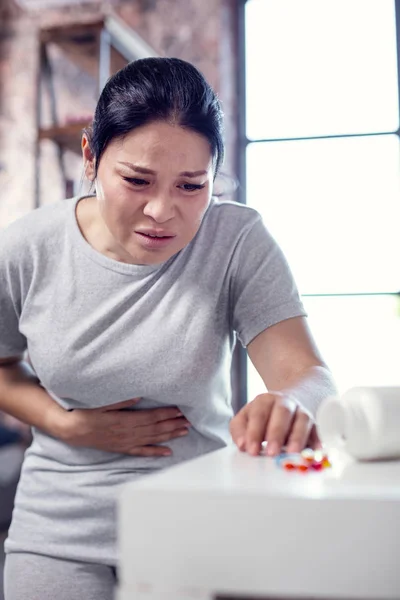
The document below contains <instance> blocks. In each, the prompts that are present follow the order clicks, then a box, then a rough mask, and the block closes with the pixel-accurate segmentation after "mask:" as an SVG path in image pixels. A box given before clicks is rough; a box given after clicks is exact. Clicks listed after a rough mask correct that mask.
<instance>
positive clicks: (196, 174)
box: [119, 161, 207, 177]
mask: <svg viewBox="0 0 400 600" xmlns="http://www.w3.org/2000/svg"><path fill="white" fill-rule="evenodd" d="M119 164H120V165H125V166H126V167H129V168H130V169H132V171H136V172H137V173H142V174H143V175H156V174H157V173H156V172H155V171H153V170H152V169H146V168H145V167H139V165H134V164H133V163H130V162H124V161H119ZM179 175H181V176H183V177H199V176H200V175H207V171H182V173H179Z"/></svg>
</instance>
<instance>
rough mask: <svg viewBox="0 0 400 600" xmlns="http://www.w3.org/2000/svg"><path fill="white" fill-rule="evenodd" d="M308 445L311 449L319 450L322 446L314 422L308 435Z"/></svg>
mask: <svg viewBox="0 0 400 600" xmlns="http://www.w3.org/2000/svg"><path fill="white" fill-rule="evenodd" d="M308 446H309V447H310V448H311V449H312V450H321V448H322V443H321V440H320V439H319V437H318V432H317V427H316V425H315V423H314V425H313V426H312V427H311V431H310V435H309V437H308Z"/></svg>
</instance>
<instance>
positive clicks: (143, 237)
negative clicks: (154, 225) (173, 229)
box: [135, 231, 176, 248]
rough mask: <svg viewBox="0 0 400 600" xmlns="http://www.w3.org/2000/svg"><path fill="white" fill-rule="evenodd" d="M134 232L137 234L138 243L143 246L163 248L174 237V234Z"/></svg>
mask: <svg viewBox="0 0 400 600" xmlns="http://www.w3.org/2000/svg"><path fill="white" fill-rule="evenodd" d="M135 234H136V235H137V236H138V241H139V242H140V244H141V245H142V246H144V247H145V248H164V247H165V246H168V245H169V244H170V243H171V242H172V240H174V239H175V237H176V236H175V235H167V234H163V233H158V232H157V233H156V232H154V233H153V232H144V231H135Z"/></svg>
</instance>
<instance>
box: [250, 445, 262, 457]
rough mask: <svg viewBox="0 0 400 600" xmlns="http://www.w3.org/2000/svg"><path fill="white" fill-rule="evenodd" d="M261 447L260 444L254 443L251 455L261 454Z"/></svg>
mask: <svg viewBox="0 0 400 600" xmlns="http://www.w3.org/2000/svg"><path fill="white" fill-rule="evenodd" d="M259 452H260V447H259V445H258V444H256V443H254V444H251V445H250V454H259Z"/></svg>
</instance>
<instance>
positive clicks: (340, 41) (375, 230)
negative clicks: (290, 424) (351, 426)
mask: <svg viewBox="0 0 400 600" xmlns="http://www.w3.org/2000/svg"><path fill="white" fill-rule="evenodd" d="M243 16H244V46H245V48H244V50H245V72H246V79H245V90H246V98H245V104H246V112H245V115H246V119H245V132H244V133H245V136H244V137H245V143H244V145H243V146H244V147H243V158H244V159H245V163H246V182H247V183H246V202H247V204H249V205H250V206H253V207H254V208H256V209H257V210H258V211H259V212H260V213H261V214H262V215H263V218H264V221H265V223H266V225H267V227H268V228H269V230H270V232H271V233H272V235H273V236H274V237H275V239H276V240H277V241H278V243H279V244H280V246H281V247H282V249H283V251H284V252H285V254H286V256H287V258H288V261H289V264H290V265H291V268H292V270H293V273H294V276H295V279H296V281H297V283H298V286H299V289H300V292H301V294H302V296H303V301H304V304H305V307H306V310H307V312H308V315H309V323H310V326H311V328H312V331H313V334H314V336H315V339H316V341H317V344H318V346H319V348H320V349H321V351H322V354H323V356H324V358H325V360H326V361H327V363H328V364H329V366H330V367H331V369H332V370H333V372H334V375H335V378H336V380H337V383H338V385H339V389H340V391H344V390H345V389H347V388H349V387H352V386H353V385H358V384H366V385H372V384H376V385H391V384H397V385H400V301H399V294H398V292H399V290H400V235H399V227H400V225H399V224H400V144H399V102H398V89H399V86H398V76H397V55H398V50H397V40H396V2H395V1H394V0H323V1H321V0H247V2H244V8H243ZM262 389H264V386H263V385H262V382H261V380H260V379H259V377H258V376H257V374H256V373H255V370H254V368H253V367H252V366H251V365H250V364H249V366H248V397H249V399H252V398H253V397H254V395H256V393H258V392H259V391H261V390H262Z"/></svg>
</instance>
